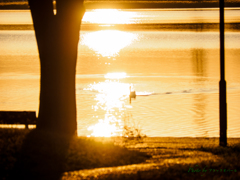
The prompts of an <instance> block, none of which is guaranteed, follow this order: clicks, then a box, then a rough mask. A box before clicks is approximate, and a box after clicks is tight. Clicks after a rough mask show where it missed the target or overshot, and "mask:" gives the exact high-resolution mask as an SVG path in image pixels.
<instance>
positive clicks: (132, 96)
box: [129, 86, 136, 99]
mask: <svg viewBox="0 0 240 180" xmlns="http://www.w3.org/2000/svg"><path fill="white" fill-rule="evenodd" d="M129 90H130V94H129V98H130V99H131V98H136V92H135V91H132V90H131V86H130V87H129Z"/></svg>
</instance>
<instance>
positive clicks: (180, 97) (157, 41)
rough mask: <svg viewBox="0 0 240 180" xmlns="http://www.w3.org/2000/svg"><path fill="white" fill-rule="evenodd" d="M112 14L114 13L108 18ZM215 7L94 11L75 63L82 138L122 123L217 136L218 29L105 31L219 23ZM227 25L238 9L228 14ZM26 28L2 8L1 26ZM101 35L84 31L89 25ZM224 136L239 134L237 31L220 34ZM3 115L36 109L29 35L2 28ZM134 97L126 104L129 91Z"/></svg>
mask: <svg viewBox="0 0 240 180" xmlns="http://www.w3.org/2000/svg"><path fill="white" fill-rule="evenodd" d="M109 14H111V16H110V15H109ZM218 15H219V12H218V9H200V10H199V9H198V10H197V9H190V10H187V9H177V10H173V9H167V10H160V9H155V10H149V9H147V10H91V11H87V12H86V14H85V16H84V19H83V27H82V31H81V35H80V42H79V51H78V63H77V75H76V76H77V80H76V93H77V120H78V135H80V136H112V135H120V134H121V133H122V127H123V125H124V122H125V123H126V121H128V120H129V121H130V122H131V123H135V124H134V126H135V127H139V128H140V129H142V133H144V134H146V135H147V136H150V137H152V136H173V137H186V136H190V137H219V94H218V91H219V86H218V84H219V79H220V70H219V69H220V65H219V61H220V57H219V54H220V52H219V32H218V31H217V30H209V31H208V30H206V29H205V30H203V29H201V28H196V29H191V30H189V29H185V30H184V29H171V30H163V29H154V28H153V27H151V28H150V27H149V28H148V29H142V28H139V29H135V30H130V29H126V30H122V29H121V30H118V29H114V30H111V29H108V27H112V26H114V25H115V24H155V25H156V24H162V23H175V24H181V23H217V22H218ZM225 21H226V22H227V23H239V22H240V9H237V8H236V9H226V17H225ZM6 24H15V25H19V24H31V17H30V12H29V11H0V26H1V25H6ZM94 24H95V25H96V24H97V25H99V27H102V26H104V27H105V29H104V30H95V29H94V30H93V29H92V30H91V29H90V30H86V29H84V26H86V25H94ZM225 36H226V37H225V39H226V44H225V48H226V49H225V53H226V80H227V103H228V104H227V105H228V112H227V113H228V137H240V130H239V129H240V111H239V109H240V101H239V100H240V43H239V42H240V30H239V29H227V30H226V33H225ZM0 42H1V45H0V110H21V111H23V110H34V111H37V112H38V104H39V77H40V75H39V68H40V67H39V59H38V51H37V46H36V41H35V37H34V31H32V30H1V31H0ZM130 86H131V87H132V89H134V90H135V91H136V94H137V97H136V99H132V100H131V103H130V102H129V98H128V94H129V87H130Z"/></svg>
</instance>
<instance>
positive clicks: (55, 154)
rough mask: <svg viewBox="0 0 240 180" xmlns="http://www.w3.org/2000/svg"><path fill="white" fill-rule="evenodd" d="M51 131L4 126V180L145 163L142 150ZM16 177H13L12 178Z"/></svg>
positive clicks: (0, 150) (0, 164)
mask: <svg viewBox="0 0 240 180" xmlns="http://www.w3.org/2000/svg"><path fill="white" fill-rule="evenodd" d="M68 142H69V139H67V138H66V137H61V136H59V135H55V134H52V133H49V132H36V130H32V131H30V130H25V129H0V179H8V178H10V179H15V178H17V179H19V178H20V177H22V178H23V179H49V178H50V177H51V179H56V178H55V177H56V176H61V173H62V172H66V171H74V170H80V169H91V168H99V167H109V166H122V165H127V164H134V163H141V162H144V161H145V160H146V159H147V158H149V156H148V155H146V154H145V153H141V152H139V151H133V150H128V149H127V148H124V147H120V146H115V145H114V144H113V143H112V142H105V143H102V142H100V141H95V140H94V139H90V138H86V137H79V138H71V139H70V144H69V143H68ZM12 176H13V177H12Z"/></svg>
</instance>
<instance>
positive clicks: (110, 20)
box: [82, 9, 137, 24]
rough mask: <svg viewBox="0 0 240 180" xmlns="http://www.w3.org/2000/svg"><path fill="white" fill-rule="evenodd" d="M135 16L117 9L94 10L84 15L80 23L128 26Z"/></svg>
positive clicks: (134, 13)
mask: <svg viewBox="0 0 240 180" xmlns="http://www.w3.org/2000/svg"><path fill="white" fill-rule="evenodd" d="M135 16H137V13H136V12H125V11H121V10H117V9H94V10H91V11H88V12H86V13H85V15H84V17H83V19H82V21H83V22H86V23H97V24H129V23H131V22H132V21H133V19H134V17H135Z"/></svg>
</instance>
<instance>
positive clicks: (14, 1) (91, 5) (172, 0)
mask: <svg viewBox="0 0 240 180" xmlns="http://www.w3.org/2000/svg"><path fill="white" fill-rule="evenodd" d="M224 2H225V7H240V0H224ZM84 4H85V8H86V9H106V8H112V9H142V8H143V9H144V8H217V7H219V0H84ZM0 9H29V7H28V2H27V0H0Z"/></svg>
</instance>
